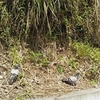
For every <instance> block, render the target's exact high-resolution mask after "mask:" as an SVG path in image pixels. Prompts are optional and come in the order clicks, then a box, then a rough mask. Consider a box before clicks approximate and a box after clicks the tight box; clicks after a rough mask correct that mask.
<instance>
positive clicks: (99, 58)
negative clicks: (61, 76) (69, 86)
mask: <svg viewBox="0 0 100 100" xmlns="http://www.w3.org/2000/svg"><path fill="white" fill-rule="evenodd" d="M72 51H73V53H75V54H76V58H78V59H86V60H87V61H89V62H91V63H92V67H91V68H90V70H89V71H88V73H91V77H92V78H95V74H97V75H98V73H99V72H100V69H99V68H100V50H99V49H98V48H95V47H91V46H90V45H89V44H84V43H80V42H74V43H73V44H72ZM73 62H74V60H73V59H72V60H71V63H72V64H73ZM76 65H77V64H76Z"/></svg>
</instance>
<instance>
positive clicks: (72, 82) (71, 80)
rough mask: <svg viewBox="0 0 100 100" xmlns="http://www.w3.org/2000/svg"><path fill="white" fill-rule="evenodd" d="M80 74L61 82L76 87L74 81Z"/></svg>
mask: <svg viewBox="0 0 100 100" xmlns="http://www.w3.org/2000/svg"><path fill="white" fill-rule="evenodd" d="M79 75H80V73H79V72H78V73H77V74H75V75H74V76H70V77H69V78H63V79H62V82H64V83H66V84H69V85H72V86H75V85H76V81H77V80H78V78H79Z"/></svg>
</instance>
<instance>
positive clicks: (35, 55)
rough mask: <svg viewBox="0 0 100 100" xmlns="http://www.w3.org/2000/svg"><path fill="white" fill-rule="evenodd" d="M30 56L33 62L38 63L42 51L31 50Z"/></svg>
mask: <svg viewBox="0 0 100 100" xmlns="http://www.w3.org/2000/svg"><path fill="white" fill-rule="evenodd" d="M30 57H31V60H33V61H34V62H35V63H38V62H39V61H40V58H41V57H42V53H35V52H33V51H30Z"/></svg>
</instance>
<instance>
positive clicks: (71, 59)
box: [68, 58, 79, 69]
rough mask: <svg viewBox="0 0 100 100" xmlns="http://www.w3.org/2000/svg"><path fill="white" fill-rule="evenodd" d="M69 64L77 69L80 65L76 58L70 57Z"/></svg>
mask: <svg viewBox="0 0 100 100" xmlns="http://www.w3.org/2000/svg"><path fill="white" fill-rule="evenodd" d="M68 65H69V66H71V67H72V68H74V69H77V68H78V67H79V63H78V62H77V61H76V59H75V58H70V59H69V64H68Z"/></svg>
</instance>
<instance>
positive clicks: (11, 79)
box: [8, 64, 19, 85]
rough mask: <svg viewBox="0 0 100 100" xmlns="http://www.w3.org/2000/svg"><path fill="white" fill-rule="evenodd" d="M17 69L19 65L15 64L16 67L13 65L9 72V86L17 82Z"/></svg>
mask: <svg viewBox="0 0 100 100" xmlns="http://www.w3.org/2000/svg"><path fill="white" fill-rule="evenodd" d="M18 67H19V65H18V64H16V65H14V68H13V69H12V70H11V73H10V77H9V80H8V83H9V85H12V84H13V83H14V82H15V81H16V80H17V77H18V74H19V69H18Z"/></svg>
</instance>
